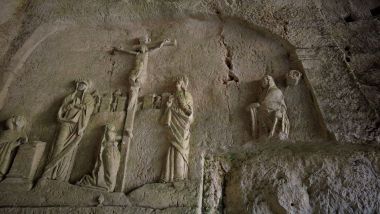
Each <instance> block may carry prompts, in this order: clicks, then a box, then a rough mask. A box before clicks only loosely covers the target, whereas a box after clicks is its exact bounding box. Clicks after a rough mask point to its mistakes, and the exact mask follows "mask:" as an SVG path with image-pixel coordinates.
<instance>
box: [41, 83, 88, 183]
mask: <svg viewBox="0 0 380 214" xmlns="http://www.w3.org/2000/svg"><path fill="white" fill-rule="evenodd" d="M89 88H90V81H87V80H78V81H77V82H76V88H75V91H74V92H73V93H71V94H70V95H69V96H67V97H66V98H65V99H64V101H63V103H62V105H61V107H60V109H59V111H58V121H59V123H60V130H59V133H58V136H57V138H56V142H55V144H54V145H53V150H52V154H51V158H50V161H49V164H48V165H47V166H46V167H45V173H44V177H46V178H49V179H53V180H60V181H68V180H69V178H70V175H71V171H72V168H73V164H74V158H75V155H76V152H77V149H78V145H79V143H80V141H81V139H82V137H83V133H84V131H85V129H86V127H87V125H88V122H89V120H90V117H91V115H92V113H93V110H94V106H95V102H94V98H93V96H92V95H91V94H90V93H89V92H88V91H89Z"/></svg>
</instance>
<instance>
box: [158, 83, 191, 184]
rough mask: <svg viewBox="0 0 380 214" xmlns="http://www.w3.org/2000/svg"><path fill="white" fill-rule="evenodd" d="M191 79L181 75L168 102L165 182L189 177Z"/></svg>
mask: <svg viewBox="0 0 380 214" xmlns="http://www.w3.org/2000/svg"><path fill="white" fill-rule="evenodd" d="M188 84H189V80H188V79H187V77H185V76H183V77H179V78H178V79H177V81H176V89H177V90H176V92H175V93H174V95H172V96H171V97H170V98H169V100H168V102H167V103H166V106H167V108H166V110H165V114H164V118H163V119H164V123H165V125H166V126H167V127H168V129H169V138H168V139H169V142H170V146H169V149H168V153H167V155H166V160H165V165H164V167H163V170H162V173H161V180H162V181H163V182H173V181H178V180H183V179H186V178H187V177H188V168H189V151H190V125H191V124H192V123H193V118H194V112H193V98H192V96H191V94H190V93H189V92H188V91H187V86H188Z"/></svg>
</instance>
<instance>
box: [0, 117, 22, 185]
mask: <svg viewBox="0 0 380 214" xmlns="http://www.w3.org/2000/svg"><path fill="white" fill-rule="evenodd" d="M6 125H7V127H8V129H7V130H5V131H4V132H2V133H1V134H0V181H1V180H3V178H4V176H5V175H6V174H7V173H8V171H9V168H10V167H11V165H12V161H13V158H14V156H15V150H16V148H17V147H18V146H20V145H21V144H23V143H25V142H27V141H28V137H27V135H26V133H25V131H24V127H25V125H26V119H25V117H23V116H14V117H12V118H10V119H8V120H7V123H6Z"/></svg>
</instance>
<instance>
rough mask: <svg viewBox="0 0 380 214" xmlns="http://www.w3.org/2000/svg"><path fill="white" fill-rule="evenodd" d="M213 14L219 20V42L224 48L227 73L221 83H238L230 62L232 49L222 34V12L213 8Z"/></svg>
mask: <svg viewBox="0 0 380 214" xmlns="http://www.w3.org/2000/svg"><path fill="white" fill-rule="evenodd" d="M215 14H216V15H217V17H218V19H219V22H220V32H219V37H220V44H221V45H222V46H223V47H224V49H225V57H224V64H225V65H226V67H227V68H228V74H227V77H226V78H225V79H224V80H223V84H225V85H227V84H228V83H229V82H235V83H238V82H239V78H238V76H237V75H236V74H235V73H234V72H233V69H234V65H233V62H232V58H233V55H232V51H231V48H230V47H229V46H228V44H227V42H226V38H225V36H224V20H223V17H222V14H221V13H220V11H219V10H217V9H215Z"/></svg>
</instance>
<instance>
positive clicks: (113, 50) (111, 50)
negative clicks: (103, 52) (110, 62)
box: [107, 47, 116, 55]
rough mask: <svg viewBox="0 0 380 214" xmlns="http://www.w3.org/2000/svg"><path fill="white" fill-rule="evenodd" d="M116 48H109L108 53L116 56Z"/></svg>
mask: <svg viewBox="0 0 380 214" xmlns="http://www.w3.org/2000/svg"><path fill="white" fill-rule="evenodd" d="M115 50H116V47H111V48H108V50H107V53H109V54H111V55H114V54H115Z"/></svg>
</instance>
